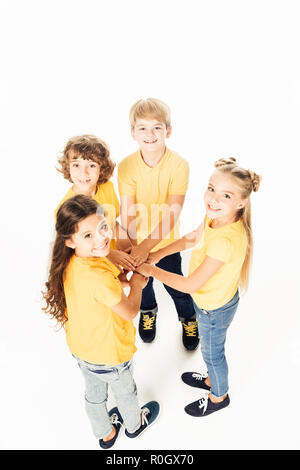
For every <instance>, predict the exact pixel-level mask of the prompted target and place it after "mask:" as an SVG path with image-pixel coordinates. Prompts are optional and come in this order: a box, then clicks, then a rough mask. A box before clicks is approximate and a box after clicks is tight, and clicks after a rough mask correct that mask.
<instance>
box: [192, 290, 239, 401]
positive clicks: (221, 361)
mask: <svg viewBox="0 0 300 470" xmlns="http://www.w3.org/2000/svg"><path fill="white" fill-rule="evenodd" d="M239 300H240V298H239V292H238V291H237V292H236V294H235V295H234V296H233V297H232V299H231V300H230V301H229V302H228V303H227V304H225V305H223V306H222V307H220V308H217V309H215V310H204V309H201V308H199V307H198V305H197V304H196V303H195V302H194V307H195V311H196V315H197V320H198V329H199V338H200V344H201V352H202V356H203V359H204V362H205V364H206V367H207V370H208V376H209V378H210V383H211V394H212V395H214V396H215V397H217V398H219V397H222V396H223V395H225V394H226V393H227V392H228V365H227V361H226V356H225V340H226V333H227V330H228V327H229V325H230V323H231V322H232V320H233V317H234V314H235V312H236V309H237V307H238V303H239Z"/></svg>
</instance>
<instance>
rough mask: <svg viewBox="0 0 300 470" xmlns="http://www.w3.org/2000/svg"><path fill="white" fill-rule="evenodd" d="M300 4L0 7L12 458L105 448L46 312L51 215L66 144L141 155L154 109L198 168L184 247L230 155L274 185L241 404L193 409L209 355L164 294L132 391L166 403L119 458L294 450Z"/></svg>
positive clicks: (239, 387)
mask: <svg viewBox="0 0 300 470" xmlns="http://www.w3.org/2000/svg"><path fill="white" fill-rule="evenodd" d="M298 6H299V2H297V1H289V0H284V1H276V0H273V1H267V0H259V1H257V0H252V1H243V0H236V1H234V0H229V1H226V0H222V1H213V0H212V1H209V2H207V1H202V0H186V1H177V0H152V1H151V2H150V1H145V0H126V1H121V0H110V1H101V0H98V1H93V0H84V1H77V0H72V1H71V0H70V1H68V0H60V1H53V0H52V1H43V2H41V1H33V0H27V1H26V2H23V1H14V0H9V1H8V0H2V1H1V3H0V18H1V19H0V44H1V64H0V65H1V74H0V77H1V88H0V93H1V95H0V108H1V123H0V124H1V127H0V131H1V139H0V151H1V175H2V178H1V185H0V190H1V262H0V265H1V272H2V277H1V286H2V288H1V292H2V294H1V328H0V371H1V390H0V396H1V399H0V442H1V444H0V446H1V448H2V449H97V448H98V443H97V441H96V440H95V438H94V436H93V435H92V432H91V429H90V426H89V422H88V419H87V417H86V414H85V410H84V404H83V381H82V378H81V375H80V372H79V370H78V367H77V365H76V364H75V362H74V360H73V359H72V357H71V355H70V354H69V351H68V349H67V346H66V343H65V338H64V333H63V332H62V331H60V332H55V331H54V323H53V322H51V321H50V319H48V318H46V316H45V315H44V314H43V313H42V311H41V307H42V302H41V294H40V292H41V290H42V289H43V283H44V281H45V279H46V276H47V267H48V259H49V251H50V243H51V240H52V237H53V211H54V209H55V207H56V205H57V204H58V202H59V201H60V200H61V198H62V196H63V195H64V193H65V192H66V191H67V189H68V187H69V183H68V182H67V181H66V180H63V178H62V176H61V175H60V174H59V173H58V172H57V171H56V170H55V165H56V160H57V157H58V156H59V154H60V152H61V151H62V149H63V147H64V145H65V143H66V141H67V140H68V138H69V137H71V136H73V135H77V134H83V133H94V134H96V135H98V136H99V137H101V138H102V139H104V140H105V141H107V142H108V143H109V145H110V148H111V156H112V159H113V160H114V161H115V162H116V163H119V162H120V161H121V159H122V158H123V157H124V156H126V155H128V154H129V153H131V152H132V151H134V150H135V149H136V146H135V143H134V141H132V139H131V135H130V128H129V120H128V112H129V108H130V106H131V105H132V104H133V103H134V102H135V101H136V100H138V99H140V98H147V97H149V96H153V97H157V98H160V99H162V100H164V101H166V102H167V103H168V104H169V105H170V107H171V110H172V124H173V134H172V136H171V138H170V140H169V141H168V146H169V147H170V148H171V149H174V150H176V151H177V152H178V153H180V154H181V155H182V156H183V157H184V158H186V159H187V160H188V161H189V164H190V169H191V176H190V186H189V190H188V194H187V198H186V203H185V207H184V210H183V214H182V218H181V220H182V232H183V233H184V232H186V231H188V230H190V229H192V228H194V227H195V226H197V224H198V222H199V221H200V220H201V217H202V216H203V207H202V195H203V192H204V189H205V185H206V182H207V179H208V177H209V175H210V173H211V171H212V170H213V163H214V161H215V160H217V159H218V158H220V157H222V156H225V157H228V156H235V157H236V158H237V159H238V160H239V161H240V163H241V165H243V166H245V167H247V168H251V169H252V170H254V171H256V172H257V173H260V174H262V175H263V180H262V184H261V189H260V190H259V192H258V193H257V194H253V198H252V204H253V227H254V241H255V256H254V262H253V269H252V277H251V284H250V289H249V292H248V293H247V295H246V296H245V297H243V298H242V300H241V302H240V307H239V310H238V313H237V316H236V319H235V321H234V323H233V325H232V327H231V329H230V330H229V333H228V341H227V356H228V361H229V366H230V398H231V405H230V407H228V408H226V409H225V410H223V411H222V412H220V413H216V414H214V415H212V416H210V417H206V418H203V419H200V418H199V419H196V418H191V417H189V416H188V415H186V414H185V413H184V411H183V407H184V406H185V405H186V404H187V403H190V402H191V401H194V400H196V399H197V398H199V397H200V394H199V391H197V389H192V388H189V387H187V386H185V385H184V384H183V383H182V382H181V381H180V375H181V373H182V372H184V371H187V370H201V371H204V365H203V362H202V359H201V354H200V351H196V352H194V353H188V352H186V351H184V350H183V347H182V344H181V338H180V335H181V328H180V324H179V323H178V322H177V320H176V313H175V309H174V306H173V304H172V301H171V300H170V298H169V297H168V295H167V294H166V293H165V292H164V290H163V288H162V287H161V286H160V285H158V284H157V298H158V303H159V309H160V312H159V317H158V333H157V340H156V341H155V343H153V344H152V345H144V344H141V343H140V340H139V338H137V347H138V351H137V353H136V355H135V378H136V382H137V385H138V391H139V398H140V402H141V405H142V404H144V403H145V402H146V401H149V400H153V399H156V400H158V401H159V402H160V403H161V406H162V412H161V416H160V419H159V421H158V422H157V423H156V424H155V425H154V426H153V427H152V428H151V429H149V431H147V432H146V433H145V434H143V436H142V437H141V438H140V439H138V440H136V441H134V440H130V439H128V438H127V437H126V436H125V435H122V436H121V437H120V439H119V441H118V443H117V444H116V446H115V449H116V450H117V449H186V450H187V449H295V448H297V449H299V447H300V437H299V426H298V423H299V418H300V413H299V409H300V405H299V396H298V391H299V386H300V380H299V366H300V341H299V295H298V292H299V248H298V246H299V245H298V240H299V233H298V225H297V222H298V220H297V219H298V217H299V209H298V203H299V196H298V181H299V121H300V119H299V117H300V112H299V109H300V67H299V42H300V30H299V22H300V18H299V12H298ZM113 181H114V182H116V179H115V175H114V178H113ZM188 257H189V254H188V253H185V254H184V264H183V266H184V270H185V273H187V267H188ZM111 405H114V399H113V397H110V401H109V406H111Z"/></svg>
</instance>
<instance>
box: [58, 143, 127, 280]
mask: <svg viewBox="0 0 300 470" xmlns="http://www.w3.org/2000/svg"><path fill="white" fill-rule="evenodd" d="M58 162H59V165H60V168H58V171H59V172H60V173H62V174H63V176H64V178H66V179H67V180H69V181H70V182H71V183H73V186H72V187H71V188H70V189H69V190H68V191H67V193H66V194H65V195H64V197H63V199H62V200H61V201H60V203H59V204H58V206H57V208H56V210H55V217H56V214H57V211H58V209H59V208H60V206H61V205H62V203H63V202H65V201H66V200H67V199H70V198H71V197H74V196H75V195H76V194H84V195H85V196H89V197H91V198H92V199H95V201H97V202H98V204H101V206H102V207H103V208H104V210H105V216H106V219H107V221H108V223H109V225H110V227H111V228H112V230H113V231H116V237H117V242H116V240H115V239H114V238H113V239H112V240H111V244H110V249H111V251H110V254H109V259H110V261H111V262H112V263H114V264H115V265H116V266H117V267H118V268H119V269H121V270H122V268H125V269H126V270H128V271H130V270H132V269H134V268H135V263H134V260H133V258H132V257H131V256H130V255H129V254H128V253H126V252H125V251H123V250H126V249H128V247H129V246H130V245H131V244H130V242H129V240H128V237H127V236H126V232H125V231H124V230H123V229H122V228H121V226H120V224H119V223H118V222H117V220H116V219H117V217H119V209H120V208H119V201H118V198H117V195H116V192H115V189H114V185H113V183H112V181H110V178H111V177H112V174H113V171H114V168H115V163H113V162H112V160H111V158H110V151H109V147H108V145H107V144H106V143H105V142H104V141H103V140H101V139H99V137H96V136H94V135H90V134H84V135H79V136H75V137H72V138H70V139H69V140H68V142H67V144H66V145H65V148H64V150H63V154H62V157H61V158H60V159H59V160H58ZM121 233H122V236H120V234H121Z"/></svg>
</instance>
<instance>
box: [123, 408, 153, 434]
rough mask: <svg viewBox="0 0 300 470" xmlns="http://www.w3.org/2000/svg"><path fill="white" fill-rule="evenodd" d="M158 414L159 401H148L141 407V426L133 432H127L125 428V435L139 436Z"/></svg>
mask: <svg viewBox="0 0 300 470" xmlns="http://www.w3.org/2000/svg"><path fill="white" fill-rule="evenodd" d="M158 415H159V403H157V401H149V402H148V403H146V405H144V406H143V407H142V411H141V426H140V427H139V429H138V430H137V431H135V432H132V433H130V432H128V431H127V429H125V434H126V436H128V437H130V438H135V437H138V436H140V435H141V434H142V433H143V432H144V431H146V429H148V428H150V426H151V425H152V424H153V423H154V422H155V421H156V420H157V418H158Z"/></svg>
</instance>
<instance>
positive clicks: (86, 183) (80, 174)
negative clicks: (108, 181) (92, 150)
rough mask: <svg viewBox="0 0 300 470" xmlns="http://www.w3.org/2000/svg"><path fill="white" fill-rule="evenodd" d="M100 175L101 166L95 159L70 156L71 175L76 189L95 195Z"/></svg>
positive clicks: (81, 192)
mask: <svg viewBox="0 0 300 470" xmlns="http://www.w3.org/2000/svg"><path fill="white" fill-rule="evenodd" d="M99 175H100V166H99V164H98V163H97V162H94V161H93V160H84V159H83V158H81V157H76V158H75V156H72V155H71V156H70V176H71V180H72V181H73V183H74V190H75V192H76V193H79V194H86V195H88V196H91V195H94V194H95V193H96V189H97V183H98V180H99Z"/></svg>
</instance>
